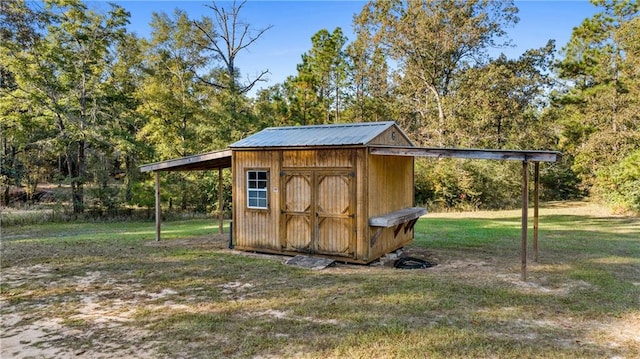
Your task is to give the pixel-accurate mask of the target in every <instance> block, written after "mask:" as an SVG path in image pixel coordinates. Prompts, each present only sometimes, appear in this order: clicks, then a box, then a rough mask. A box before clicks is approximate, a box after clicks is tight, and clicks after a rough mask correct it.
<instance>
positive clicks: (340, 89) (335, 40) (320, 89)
mask: <svg viewBox="0 0 640 359" xmlns="http://www.w3.org/2000/svg"><path fill="white" fill-rule="evenodd" d="M346 42H347V38H346V37H345V36H344V35H343V34H342V29H341V28H339V27H337V28H335V29H334V30H333V32H332V33H329V31H327V30H326V29H322V30H320V31H318V32H317V33H315V34H314V35H313V37H312V38H311V44H312V46H311V50H309V52H307V53H306V54H305V55H303V64H302V66H300V67H298V73H299V74H300V72H302V74H300V75H301V76H302V77H304V76H308V77H310V78H311V79H312V81H313V87H314V90H315V92H316V96H317V97H318V100H319V101H320V103H321V104H322V105H323V108H324V112H325V119H324V123H331V122H339V121H340V111H341V109H342V106H344V103H345V102H346V94H345V87H346V83H347V81H346V80H347V62H346V58H345V54H344V51H343V48H344V46H345V43H346Z"/></svg>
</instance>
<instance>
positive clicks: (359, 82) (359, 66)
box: [346, 25, 397, 122]
mask: <svg viewBox="0 0 640 359" xmlns="http://www.w3.org/2000/svg"><path fill="white" fill-rule="evenodd" d="M355 32H356V33H357V34H358V37H357V38H356V40H355V41H354V42H352V43H351V44H349V46H348V47H347V50H346V54H347V61H349V63H350V66H349V78H350V79H351V81H352V84H353V85H352V87H353V89H352V90H353V107H352V108H351V112H352V114H351V117H352V119H353V120H354V121H355V122H365V121H386V120H389V119H391V118H394V116H393V110H392V109H393V108H396V107H397V106H395V105H394V102H395V100H394V97H393V92H392V91H393V88H392V86H391V83H390V81H389V80H390V78H389V71H390V70H389V65H388V64H387V59H386V57H385V54H384V51H383V50H382V48H381V47H380V46H377V45H374V44H373V43H372V41H373V40H372V38H371V34H370V33H369V32H368V29H367V28H366V27H363V26H361V25H356V30H355Z"/></svg>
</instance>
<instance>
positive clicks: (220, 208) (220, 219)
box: [218, 168, 224, 234]
mask: <svg viewBox="0 0 640 359" xmlns="http://www.w3.org/2000/svg"><path fill="white" fill-rule="evenodd" d="M222 189H223V186H222V168H218V231H219V233H220V234H222V233H224V212H223V208H224V196H222Z"/></svg>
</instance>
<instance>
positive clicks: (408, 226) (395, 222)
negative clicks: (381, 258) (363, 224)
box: [369, 207, 427, 246]
mask: <svg viewBox="0 0 640 359" xmlns="http://www.w3.org/2000/svg"><path fill="white" fill-rule="evenodd" d="M425 214H427V209H426V208H422V207H410V208H403V209H400V210H397V211H393V212H390V213H387V214H384V215H382V216H376V217H371V218H369V226H371V227H378V229H377V230H376V233H375V234H374V235H373V237H371V246H373V245H374V244H376V241H377V240H378V238H380V235H381V234H382V230H383V229H384V228H390V227H394V226H395V227H396V228H395V229H394V230H393V237H394V238H395V237H397V236H398V233H400V231H401V230H402V229H403V228H404V233H407V232H409V231H410V230H413V227H414V226H415V225H416V222H417V221H418V219H419V218H420V216H423V215H425Z"/></svg>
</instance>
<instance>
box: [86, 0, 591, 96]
mask: <svg viewBox="0 0 640 359" xmlns="http://www.w3.org/2000/svg"><path fill="white" fill-rule="evenodd" d="M115 3H117V4H118V5H120V6H122V7H123V8H125V9H126V10H127V11H129V12H130V13H131V19H130V20H131V24H130V25H129V30H130V31H131V32H135V33H136V34H137V35H139V36H141V37H149V35H150V28H149V23H150V21H151V16H152V14H153V12H165V13H167V14H172V13H173V11H174V9H176V8H180V9H182V10H184V11H186V13H187V14H188V16H189V17H190V18H192V19H200V18H201V17H202V16H209V17H213V14H212V10H210V9H209V8H207V7H206V6H205V4H211V1H195V0H194V1H178V0H164V1H162V0H161V1H158V0H155V1H151V0H148V1H145V0H124V1H115ZM217 3H218V5H219V6H222V7H227V8H228V7H229V6H230V5H231V2H227V1H218V2H217ZM88 4H89V6H92V5H95V6H97V7H98V8H100V7H102V6H104V7H105V9H106V6H107V5H106V2H102V1H89V2H88ZM365 4H366V2H365V1H360V0H349V1H347V0H344V1H339V0H330V1H304V0H297V1H293V0H288V1H285V0H280V1H273V0H249V1H248V2H247V3H246V4H245V5H244V7H243V9H242V10H241V12H240V18H241V20H243V21H245V22H247V23H249V24H251V26H252V28H254V29H262V28H265V27H267V26H269V25H271V26H273V27H272V28H271V29H270V30H268V31H267V32H265V33H264V35H263V36H262V37H261V38H260V39H259V40H258V41H257V42H256V43H254V44H253V45H252V46H251V47H249V48H248V49H247V51H245V52H243V53H241V54H239V55H238V57H237V60H236V64H237V66H238V67H239V68H240V72H241V73H242V77H243V79H246V78H247V77H255V75H256V74H258V73H260V72H261V71H262V70H268V71H269V74H268V76H267V78H268V81H267V82H261V83H259V84H258V85H257V86H256V88H255V89H254V91H252V93H254V94H255V92H256V90H258V89H260V88H265V87H268V86H271V85H274V84H277V83H282V82H284V80H285V79H286V78H287V77H288V76H290V75H295V74H296V65H297V64H298V63H300V58H301V55H302V54H303V53H305V52H307V51H308V50H309V49H310V48H311V37H312V36H313V35H314V34H315V33H316V32H318V31H319V30H321V29H327V30H329V31H330V32H331V31H333V29H335V28H336V27H341V28H342V30H343V32H344V34H345V35H346V36H347V38H348V39H349V40H354V39H355V35H353V32H352V31H353V26H352V22H353V21H352V20H353V16H354V15H355V14H357V13H359V12H360V11H361V9H362V7H363V6H364V5H365ZM516 6H517V7H518V8H519V10H520V11H519V13H518V16H519V17H520V21H519V23H518V24H517V25H516V26H515V27H513V28H509V29H507V31H508V36H509V38H510V39H511V40H512V42H513V44H514V45H515V47H513V48H505V49H499V50H495V51H494V52H492V54H493V55H494V56H498V55H499V54H500V53H501V52H503V53H504V54H505V55H507V57H509V58H517V57H519V56H520V55H521V54H522V53H524V52H525V51H526V50H528V49H532V48H540V47H542V46H544V45H545V44H546V43H547V41H548V40H549V39H555V40H556V48H557V49H561V48H562V46H564V45H565V44H566V43H567V41H568V40H569V38H570V36H571V32H572V30H573V28H574V27H575V26H578V25H579V24H580V23H581V22H582V21H583V20H584V19H586V18H588V17H591V16H593V15H594V14H595V13H596V12H598V9H597V8H596V7H595V6H593V5H592V4H591V3H589V2H588V1H586V0H573V1H569V0H564V1H550V0H527V1H518V0H516Z"/></svg>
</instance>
